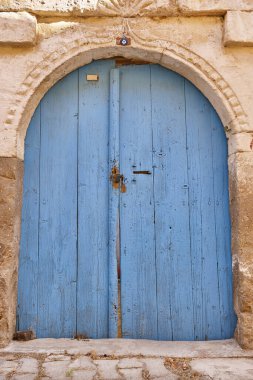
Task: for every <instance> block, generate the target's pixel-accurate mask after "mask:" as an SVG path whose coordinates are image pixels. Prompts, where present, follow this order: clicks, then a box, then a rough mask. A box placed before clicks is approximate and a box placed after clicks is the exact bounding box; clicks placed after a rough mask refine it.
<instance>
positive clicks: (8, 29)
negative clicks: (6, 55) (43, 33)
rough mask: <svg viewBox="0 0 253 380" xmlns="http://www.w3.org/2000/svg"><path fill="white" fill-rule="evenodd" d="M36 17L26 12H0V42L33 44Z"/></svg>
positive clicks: (9, 44) (6, 43)
mask: <svg viewBox="0 0 253 380" xmlns="http://www.w3.org/2000/svg"><path fill="white" fill-rule="evenodd" d="M36 25H37V20H36V17H34V16H31V15H30V14H29V13H26V12H17V13H15V12H0V44H5V45H8V46H11V45H34V44H35V41H36Z"/></svg>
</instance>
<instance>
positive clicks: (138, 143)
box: [120, 65, 157, 339]
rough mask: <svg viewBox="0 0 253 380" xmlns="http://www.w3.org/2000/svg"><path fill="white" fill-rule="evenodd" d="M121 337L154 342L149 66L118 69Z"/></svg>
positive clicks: (153, 250) (154, 265)
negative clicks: (123, 180)
mask: <svg viewBox="0 0 253 380" xmlns="http://www.w3.org/2000/svg"><path fill="white" fill-rule="evenodd" d="M120 73H121V84H120V163H121V172H122V174H123V175H124V176H125V178H126V193H121V199H120V236H121V307H122V336H123V337H125V338H145V339H156V338H157V307H156V262H155V231H154V202H153V198H154V196H153V176H152V175H142V176H140V175H137V174H133V171H134V170H150V171H153V168H152V128H151V127H152V126H151V95H150V66H148V65H147V66H139V67H138V66H128V67H122V68H121V69H120Z"/></svg>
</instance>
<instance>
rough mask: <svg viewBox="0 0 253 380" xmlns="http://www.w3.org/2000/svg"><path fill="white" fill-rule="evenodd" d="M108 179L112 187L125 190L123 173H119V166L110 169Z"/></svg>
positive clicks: (123, 191)
mask: <svg viewBox="0 0 253 380" xmlns="http://www.w3.org/2000/svg"><path fill="white" fill-rule="evenodd" d="M110 181H111V182H112V187H113V188H114V189H120V191H121V192H122V193H125V192H126V185H125V179H124V176H123V174H120V172H119V168H117V166H114V167H113V168H112V171H111V175H110Z"/></svg>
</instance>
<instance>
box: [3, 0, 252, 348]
mask: <svg viewBox="0 0 253 380" xmlns="http://www.w3.org/2000/svg"><path fill="white" fill-rule="evenodd" d="M19 3H22V4H19ZM252 25H253V3H252V1H251V0H241V1H240V0H203V1H199V0H170V1H168V0H154V1H152V0H113V1H112V0H89V1H88V0H61V1H60V0H53V1H49V0H44V1H41V0H24V1H22V2H17V1H15V0H2V1H1V4H0V88H1V97H0V110H1V112H0V252H1V257H0V290H1V292H0V293H1V298H0V340H1V343H2V344H5V343H6V342H8V340H9V339H11V337H12V334H13V331H14V328H15V307H16V293H17V287H16V283H17V264H18V251H19V248H18V247H19V245H18V240H19V226H20V200H21V188H22V160H23V154H24V138H25V133H26V130H27V127H28V125H29V122H30V119H31V116H32V114H33V112H34V110H35V108H36V106H37V104H38V103H39V101H40V100H41V98H42V97H43V95H44V94H45V92H46V91H47V90H48V89H49V88H50V87H51V86H52V85H53V84H54V83H55V82H56V81H58V80H59V79H60V78H62V77H63V76H65V75H66V74H67V73H69V72H71V71H72V70H74V69H76V68H78V67H80V66H82V65H84V64H87V63H89V62H91V61H92V60H93V59H101V58H109V57H114V56H125V57H128V58H140V59H144V60H146V61H150V62H155V63H159V64H161V65H163V66H165V67H167V68H169V69H172V70H174V71H176V72H178V73H179V74H181V75H183V76H185V77H186V78H187V79H189V80H190V81H192V82H193V83H194V84H195V86H197V87H198V88H199V89H200V90H201V91H202V92H203V94H204V95H205V96H206V97H207V98H208V99H209V100H210V102H211V103H212V104H213V106H214V108H215V109H216V110H217V112H218V113H219V116H220V118H221V120H222V122H223V125H224V128H225V130H226V134H227V137H228V146H229V157H228V163H229V176H230V200H231V217H232V251H233V264H234V295H235V308H236V312H237V315H238V326H237V330H236V337H237V339H238V341H239V343H240V344H241V345H242V346H243V347H248V348H253V329H252V325H253V243H252V241H253V209H252V208H253V189H252V180H253V163H252V162H253V107H252V104H253V75H252V73H253V71H252V67H253V33H252V30H253V28H252ZM123 31H125V32H126V34H127V35H128V36H129V37H131V45H130V46H126V47H121V46H118V45H116V38H117V37H119V36H122V33H123Z"/></svg>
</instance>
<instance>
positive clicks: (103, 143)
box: [77, 61, 114, 338]
mask: <svg viewBox="0 0 253 380" xmlns="http://www.w3.org/2000/svg"><path fill="white" fill-rule="evenodd" d="M113 66H114V62H113V61H97V62H93V63H92V64H90V65H87V66H85V67H83V68H81V69H79V132H78V286H77V308H78V309H77V333H78V334H82V335H86V336H88V337H89V338H106V337H108V321H109V315H108V312H109V311H108V292H109V289H108V283H109V278H108V260H109V258H108V241H109V231H108V199H109V193H108V186H109V175H110V174H109V165H108V161H109V152H108V144H109V84H110V70H111V68H113ZM87 74H98V75H99V81H95V82H89V81H87V80H86V75H87Z"/></svg>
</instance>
